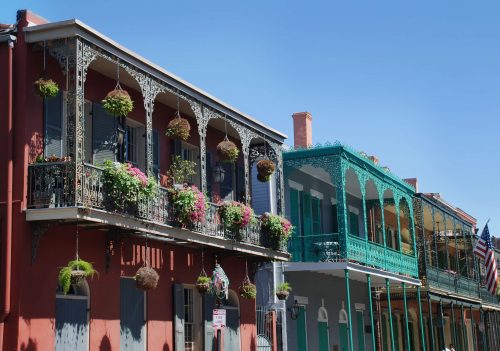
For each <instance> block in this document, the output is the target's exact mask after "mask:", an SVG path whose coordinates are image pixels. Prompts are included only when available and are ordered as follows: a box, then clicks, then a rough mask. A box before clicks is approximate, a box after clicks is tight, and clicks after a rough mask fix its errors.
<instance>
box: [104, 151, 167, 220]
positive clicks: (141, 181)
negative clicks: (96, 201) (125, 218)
mask: <svg viewBox="0 0 500 351" xmlns="http://www.w3.org/2000/svg"><path fill="white" fill-rule="evenodd" d="M103 183H104V189H105V196H106V199H105V202H106V205H107V207H108V208H111V209H113V210H121V211H128V212H134V211H135V208H136V207H137V203H138V201H144V200H150V199H152V198H153V197H154V196H155V194H156V188H157V186H156V181H155V180H154V178H152V177H149V178H148V177H146V175H145V174H144V173H143V172H142V171H141V170H140V169H138V168H136V167H134V166H132V165H131V164H130V163H119V162H112V161H109V160H106V161H104V172H103Z"/></svg>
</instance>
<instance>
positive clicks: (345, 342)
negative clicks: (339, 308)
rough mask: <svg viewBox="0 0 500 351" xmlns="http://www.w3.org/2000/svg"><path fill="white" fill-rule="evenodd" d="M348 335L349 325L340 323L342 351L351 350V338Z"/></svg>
mask: <svg viewBox="0 0 500 351" xmlns="http://www.w3.org/2000/svg"><path fill="white" fill-rule="evenodd" d="M347 333H348V330H347V323H339V339H340V351H348V350H349V336H348V334H347Z"/></svg>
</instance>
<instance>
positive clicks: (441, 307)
mask: <svg viewBox="0 0 500 351" xmlns="http://www.w3.org/2000/svg"><path fill="white" fill-rule="evenodd" d="M439 322H440V324H441V333H440V334H441V340H440V341H441V344H440V345H439V349H440V350H441V349H444V348H445V339H444V316H443V301H441V300H440V301H439Z"/></svg>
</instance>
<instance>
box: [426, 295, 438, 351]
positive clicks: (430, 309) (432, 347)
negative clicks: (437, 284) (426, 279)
mask: <svg viewBox="0 0 500 351" xmlns="http://www.w3.org/2000/svg"><path fill="white" fill-rule="evenodd" d="M427 302H428V303H429V321H430V323H431V328H430V329H431V330H430V334H431V344H430V345H429V349H430V350H433V349H434V346H435V345H436V342H435V340H434V321H433V318H432V301H431V295H430V294H429V293H428V292H427Z"/></svg>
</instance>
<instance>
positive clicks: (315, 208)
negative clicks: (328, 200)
mask: <svg viewBox="0 0 500 351" xmlns="http://www.w3.org/2000/svg"><path fill="white" fill-rule="evenodd" d="M311 209H312V233H313V235H317V234H322V232H323V231H322V230H321V200H320V199H317V198H315V197H313V198H312V200H311Z"/></svg>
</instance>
